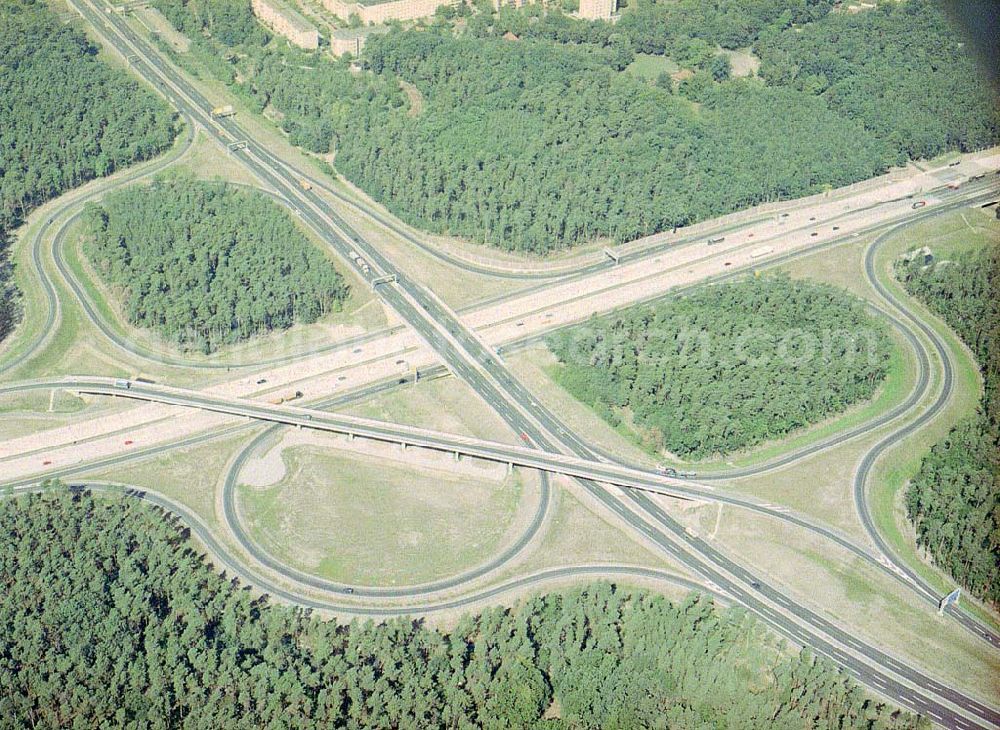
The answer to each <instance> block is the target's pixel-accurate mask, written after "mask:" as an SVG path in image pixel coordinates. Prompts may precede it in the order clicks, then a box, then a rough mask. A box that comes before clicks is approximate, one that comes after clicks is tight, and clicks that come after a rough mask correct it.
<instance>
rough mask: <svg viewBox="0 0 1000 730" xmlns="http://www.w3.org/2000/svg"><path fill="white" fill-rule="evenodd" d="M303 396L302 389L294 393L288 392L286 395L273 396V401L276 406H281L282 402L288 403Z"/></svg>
mask: <svg viewBox="0 0 1000 730" xmlns="http://www.w3.org/2000/svg"><path fill="white" fill-rule="evenodd" d="M301 397H302V391H301V390H296V391H295V392H294V393H286V394H285V395H279V396H278V397H277V398H272V399H271V403H273V404H274V405H276V406H280V405H281V404H282V403H287V402H288V401H291V400H298V399H299V398H301Z"/></svg>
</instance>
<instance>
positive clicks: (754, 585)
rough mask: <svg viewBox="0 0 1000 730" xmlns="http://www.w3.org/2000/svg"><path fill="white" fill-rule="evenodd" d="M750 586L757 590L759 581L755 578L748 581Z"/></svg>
mask: <svg viewBox="0 0 1000 730" xmlns="http://www.w3.org/2000/svg"><path fill="white" fill-rule="evenodd" d="M750 587H751V588H754V589H756V590H758V591H759V590H760V582H759V581H756V580H752V581H750Z"/></svg>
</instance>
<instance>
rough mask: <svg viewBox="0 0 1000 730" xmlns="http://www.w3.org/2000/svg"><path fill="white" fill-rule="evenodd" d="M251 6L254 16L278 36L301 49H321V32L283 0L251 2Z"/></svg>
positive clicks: (253, 0)
mask: <svg viewBox="0 0 1000 730" xmlns="http://www.w3.org/2000/svg"><path fill="white" fill-rule="evenodd" d="M250 6H251V7H252V8H253V14H254V15H256V16H257V17H258V18H259V19H260V21H261V22H262V23H264V25H266V26H267V27H268V28H270V29H271V30H273V31H274V32H275V33H277V34H278V35H282V36H284V37H285V38H287V39H288V40H289V41H290V42H292V43H294V44H295V45H297V46H299V47H300V48H306V49H309V50H313V49H316V48H319V31H317V30H316V28H315V26H313V25H312V24H311V23H309V21H307V20H306V19H305V18H303V17H302V16H301V15H300V14H299V12H298V11H297V10H295V9H294V8H291V7H289V6H288V5H286V4H285V3H284V2H282V0H250Z"/></svg>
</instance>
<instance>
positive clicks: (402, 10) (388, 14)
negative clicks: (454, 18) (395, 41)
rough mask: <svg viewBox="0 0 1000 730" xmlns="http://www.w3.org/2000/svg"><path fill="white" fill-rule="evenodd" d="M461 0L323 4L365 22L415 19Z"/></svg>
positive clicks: (338, 0) (330, 0)
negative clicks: (355, 16)
mask: <svg viewBox="0 0 1000 730" xmlns="http://www.w3.org/2000/svg"><path fill="white" fill-rule="evenodd" d="M458 2H460V0H386V1H385V2H379V1H378V0H362V2H356V3H355V2H345V0H323V5H324V6H325V7H326V9H327V10H329V11H330V12H331V13H333V14H334V15H337V16H339V17H341V18H343V19H345V20H346V19H348V18H350V17H351V16H352V15H357V16H358V17H359V18H361V21H362V22H363V23H365V24H368V23H385V22H386V21H389V20H415V19H416V18H426V17H428V16H430V15H434V11H436V10H437V9H438V8H439V7H441V6H442V5H457V4H458Z"/></svg>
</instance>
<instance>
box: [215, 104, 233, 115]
mask: <svg viewBox="0 0 1000 730" xmlns="http://www.w3.org/2000/svg"><path fill="white" fill-rule="evenodd" d="M235 113H236V110H235V109H233V105H232V104H226V105H225V106H217V107H215V108H214V109H213V110H212V118H213V119H221V118H222V117H231V116H233V115H234V114H235Z"/></svg>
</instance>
